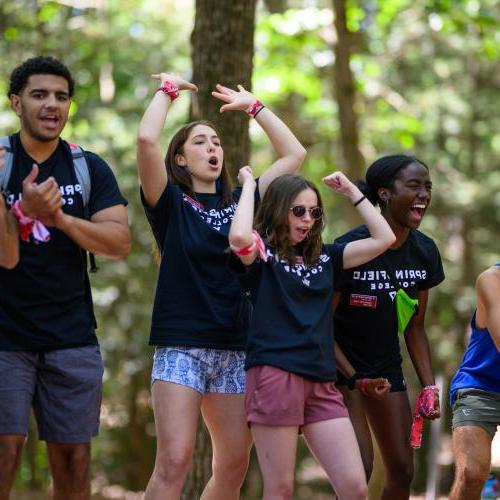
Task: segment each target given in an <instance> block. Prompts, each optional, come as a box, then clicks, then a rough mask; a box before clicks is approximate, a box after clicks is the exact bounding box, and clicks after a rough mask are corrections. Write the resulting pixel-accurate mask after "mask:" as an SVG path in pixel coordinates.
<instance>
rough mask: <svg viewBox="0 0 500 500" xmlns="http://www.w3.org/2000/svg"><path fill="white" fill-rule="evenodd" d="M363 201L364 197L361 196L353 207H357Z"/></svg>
mask: <svg viewBox="0 0 500 500" xmlns="http://www.w3.org/2000/svg"><path fill="white" fill-rule="evenodd" d="M363 200H366V196H365V195H363V196H362V197H361V198H360V199H359V200H358V201H357V202H356V203H353V205H354V206H355V207H357V206H358V205H359V204H360V203H361V202H362V201H363Z"/></svg>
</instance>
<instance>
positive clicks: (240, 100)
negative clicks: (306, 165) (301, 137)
mask: <svg viewBox="0 0 500 500" xmlns="http://www.w3.org/2000/svg"><path fill="white" fill-rule="evenodd" d="M212 95H213V96H214V97H216V98H217V99H220V100H221V101H223V102H225V103H226V104H224V105H223V106H221V108H220V110H221V113H223V112H224V111H230V110H239V111H246V110H247V109H248V107H249V106H251V105H252V104H253V103H254V102H255V101H256V100H257V99H256V97H255V96H254V95H253V94H251V93H250V92H248V91H246V90H245V89H244V88H243V87H242V86H241V85H238V92H237V91H235V90H232V89H230V88H228V87H224V86H223V85H217V91H216V92H212ZM255 120H256V121H257V123H258V124H259V125H260V126H261V127H262V129H263V130H264V132H265V133H266V135H267V136H268V137H269V140H270V141H271V144H272V145H273V148H274V150H275V152H276V154H277V155H278V159H277V160H276V161H275V162H274V163H273V164H272V165H271V166H270V167H269V168H268V169H267V170H266V171H265V172H264V173H263V174H262V175H261V176H260V179H259V194H260V196H261V197H262V196H264V193H265V192H266V189H267V187H268V186H269V184H270V183H271V182H272V181H273V180H274V179H276V177H279V176H280V175H284V174H293V173H295V172H296V171H297V170H298V169H299V167H300V166H301V165H302V162H303V161H304V158H305V156H306V150H305V149H304V147H303V146H302V144H300V142H299V141H298V140H297V138H296V137H295V136H294V135H293V134H292V131H291V130H290V129H289V128H288V127H287V126H286V125H285V124H284V123H283V122H282V121H281V120H280V119H279V118H278V117H277V116H276V115H275V114H274V113H273V112H272V111H271V110H270V109H268V108H264V109H262V111H260V112H259V113H258V114H257V116H256V117H255Z"/></svg>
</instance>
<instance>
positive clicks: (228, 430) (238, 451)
mask: <svg viewBox="0 0 500 500" xmlns="http://www.w3.org/2000/svg"><path fill="white" fill-rule="evenodd" d="M201 410H202V414H203V418H204V420H205V423H206V425H207V428H208V431H209V432H210V437H211V439H212V449H213V459H212V474H213V475H212V477H211V478H210V481H209V482H208V484H207V486H206V487H205V490H204V491H203V494H202V496H201V499H202V500H218V499H221V498H223V499H224V500H237V499H238V498H239V497H240V488H241V485H242V484H243V481H244V479H245V475H246V472H247V469H248V461H249V455H250V448H251V446H252V436H251V434H250V430H249V429H248V426H247V423H246V416H245V396H244V394H215V393H211V394H207V395H206V396H203V399H202V406H201Z"/></svg>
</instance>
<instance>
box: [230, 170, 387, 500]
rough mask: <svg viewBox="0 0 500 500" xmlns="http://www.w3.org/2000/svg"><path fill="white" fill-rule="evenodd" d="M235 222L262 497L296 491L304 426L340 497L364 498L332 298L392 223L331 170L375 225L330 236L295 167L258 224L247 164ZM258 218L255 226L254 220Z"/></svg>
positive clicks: (314, 193) (376, 250)
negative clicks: (351, 237) (340, 374)
mask: <svg viewBox="0 0 500 500" xmlns="http://www.w3.org/2000/svg"><path fill="white" fill-rule="evenodd" d="M238 179H239V181H240V183H241V184H242V186H243V189H242V194H241V198H240V202H239V204H238V208H237V210H236V214H235V217H234V219H233V222H232V224H231V229H230V232H229V242H230V244H231V248H232V250H233V252H234V253H235V254H236V255H237V256H238V257H239V259H240V261H241V263H242V264H243V266H241V263H240V264H239V266H236V267H237V268H238V267H239V271H240V272H241V279H242V282H243V284H244V286H245V287H246V288H247V289H248V290H249V291H250V293H251V298H252V303H253V305H254V313H253V316H252V321H251V324H250V328H249V333H248V343H247V358H246V365H245V368H246V369H247V386H246V391H245V408H246V414H247V421H248V423H249V425H250V427H251V431H252V435H253V438H254V442H255V445H256V448H257V457H258V460H259V465H260V468H261V471H262V475H263V478H264V497H263V498H264V499H271V498H272V499H277V498H280V499H288V498H291V497H292V492H293V484H294V469H295V452H296V445H297V435H298V432H299V431H302V432H303V434H304V437H305V439H306V442H307V445H308V446H309V448H310V450H311V452H312V453H313V454H314V456H315V457H316V458H317V459H318V461H319V462H320V463H321V465H322V466H323V467H324V469H325V471H326V473H327V474H328V477H329V479H330V482H331V484H332V485H333V487H334V488H335V491H336V492H337V495H338V496H339V498H341V499H361V498H366V495H367V486H366V480H365V477H364V471H363V465H362V461H361V456H360V453H359V449H358V445H357V442H356V437H355V434H354V431H353V428H352V425H351V422H350V420H349V416H348V412H347V409H346V407H345V406H344V403H343V400H342V396H341V394H340V392H339V391H338V390H337V389H336V388H335V384H334V381H335V378H336V373H335V361H334V357H333V355H332V349H333V338H332V315H331V300H332V297H333V285H334V280H335V276H336V274H337V273H339V272H340V270H341V269H342V268H348V267H353V266H357V265H360V264H362V263H364V262H366V261H368V260H370V259H372V258H374V257H375V256H377V255H378V254H380V253H382V252H383V251H384V250H385V249H386V248H388V247H389V245H391V244H392V243H393V242H394V235H393V233H392V231H391V230H390V227H389V225H388V224H387V222H386V221H385V220H384V218H383V217H382V216H381V215H380V214H379V213H378V211H377V210H376V209H375V208H374V207H373V206H372V205H371V203H369V202H367V201H366V199H365V197H364V196H363V195H362V193H361V192H360V190H359V189H358V188H357V187H356V186H355V185H354V184H352V183H351V182H350V181H349V180H348V179H347V178H346V177H345V176H344V175H343V174H341V173H339V172H337V173H334V174H331V175H329V176H328V177H325V179H323V180H324V182H325V184H326V185H327V186H329V187H330V188H332V189H333V190H334V191H337V192H340V193H342V194H344V195H345V196H347V197H348V198H349V199H350V200H351V201H352V202H353V204H354V205H355V206H356V208H357V209H358V211H359V213H360V215H361V216H362V217H363V219H364V220H365V222H366V224H367V226H368V227H369V230H370V235H371V236H369V237H368V238H366V239H364V240H363V241H358V242H353V243H349V244H347V245H338V244H333V245H323V242H322V239H321V233H322V231H323V227H324V214H323V204H322V201H321V197H320V194H319V192H318V190H317V188H316V187H315V186H314V185H313V184H312V183H311V182H309V181H308V180H306V179H304V178H303V177H301V176H298V175H284V176H281V177H279V178H277V179H275V180H274V181H273V182H272V183H271V184H270V185H269V187H268V189H267V191H266V194H265V195H264V197H263V199H262V202H261V205H260V206H259V209H258V211H257V215H256V218H255V225H254V224H253V210H254V192H255V187H256V183H255V181H254V178H253V175H252V171H251V169H250V167H244V168H242V169H241V170H240V173H239V176H238ZM254 227H255V230H254Z"/></svg>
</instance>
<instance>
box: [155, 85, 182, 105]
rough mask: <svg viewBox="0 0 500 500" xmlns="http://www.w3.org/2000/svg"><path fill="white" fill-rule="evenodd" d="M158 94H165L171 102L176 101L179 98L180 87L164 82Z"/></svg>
mask: <svg viewBox="0 0 500 500" xmlns="http://www.w3.org/2000/svg"><path fill="white" fill-rule="evenodd" d="M156 92H163V93H164V94H166V95H168V97H170V102H172V101H175V100H176V99H177V98H178V97H179V87H176V86H175V85H174V84H173V83H172V82H163V83H162V84H161V86H160V87H158V89H157V90H156Z"/></svg>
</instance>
